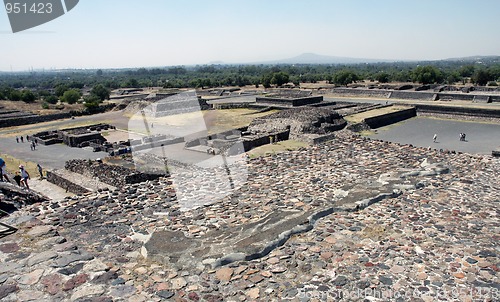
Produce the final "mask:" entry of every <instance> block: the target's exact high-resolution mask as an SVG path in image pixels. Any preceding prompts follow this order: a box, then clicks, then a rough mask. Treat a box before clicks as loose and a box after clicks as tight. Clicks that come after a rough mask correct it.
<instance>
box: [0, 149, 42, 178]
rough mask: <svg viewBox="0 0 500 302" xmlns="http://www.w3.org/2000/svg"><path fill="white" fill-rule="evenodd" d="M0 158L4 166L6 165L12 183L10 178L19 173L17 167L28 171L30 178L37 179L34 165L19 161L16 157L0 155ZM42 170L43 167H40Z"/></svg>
mask: <svg viewBox="0 0 500 302" xmlns="http://www.w3.org/2000/svg"><path fill="white" fill-rule="evenodd" d="M0 157H1V158H3V160H4V161H5V164H6V165H7V172H9V180H10V181H11V182H12V183H14V180H13V179H12V176H14V174H15V173H16V172H19V165H23V166H24V169H25V170H26V171H28V173H29V174H30V176H31V178H36V177H39V175H40V174H39V173H38V169H37V168H36V163H34V162H31V161H26V160H20V159H18V158H16V157H13V156H10V155H8V154H5V153H0ZM42 168H43V167H42Z"/></svg>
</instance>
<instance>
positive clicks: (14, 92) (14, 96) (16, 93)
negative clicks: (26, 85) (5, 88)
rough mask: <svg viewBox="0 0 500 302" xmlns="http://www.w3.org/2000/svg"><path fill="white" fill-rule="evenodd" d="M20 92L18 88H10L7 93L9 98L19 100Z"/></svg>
mask: <svg viewBox="0 0 500 302" xmlns="http://www.w3.org/2000/svg"><path fill="white" fill-rule="evenodd" d="M21 97H22V95H21V92H20V91H19V90H12V91H11V92H10V94H9V100H11V101H14V102H17V101H20V100H21Z"/></svg>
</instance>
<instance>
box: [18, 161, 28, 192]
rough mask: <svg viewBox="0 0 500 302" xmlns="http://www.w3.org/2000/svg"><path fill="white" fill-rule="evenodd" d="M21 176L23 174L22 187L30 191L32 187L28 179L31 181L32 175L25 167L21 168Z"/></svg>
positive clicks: (21, 166)
mask: <svg viewBox="0 0 500 302" xmlns="http://www.w3.org/2000/svg"><path fill="white" fill-rule="evenodd" d="M19 174H21V184H22V186H25V187H26V189H28V190H29V189H30V186H29V185H28V179H30V174H29V173H28V171H26V169H24V166H23V165H20V166H19Z"/></svg>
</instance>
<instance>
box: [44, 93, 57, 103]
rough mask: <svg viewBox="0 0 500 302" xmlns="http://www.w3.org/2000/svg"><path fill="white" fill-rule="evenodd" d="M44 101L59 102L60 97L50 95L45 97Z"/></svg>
mask: <svg viewBox="0 0 500 302" xmlns="http://www.w3.org/2000/svg"><path fill="white" fill-rule="evenodd" d="M44 101H45V102H47V103H49V104H57V102H58V101H59V99H58V98H57V97H56V96H55V95H49V96H46V97H45V98H44Z"/></svg>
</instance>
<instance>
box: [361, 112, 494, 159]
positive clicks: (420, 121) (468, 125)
mask: <svg viewBox="0 0 500 302" xmlns="http://www.w3.org/2000/svg"><path fill="white" fill-rule="evenodd" d="M460 133H465V134H466V141H460V139H459V134H460ZM434 134H437V142H436V143H434V142H433V136H434ZM370 137H372V138H374V139H381V140H387V141H391V142H397V143H401V144H414V145H416V146H420V147H431V148H433V149H443V150H445V149H446V150H455V151H460V152H468V153H476V154H487V155H491V151H493V150H495V149H497V148H498V147H500V124H498V123H485V122H474V121H460V120H450V119H440V118H431V117H420V116H419V117H416V118H412V119H409V120H406V121H403V122H400V123H397V124H393V125H390V126H386V127H382V128H379V129H377V132H376V134H373V135H370Z"/></svg>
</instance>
